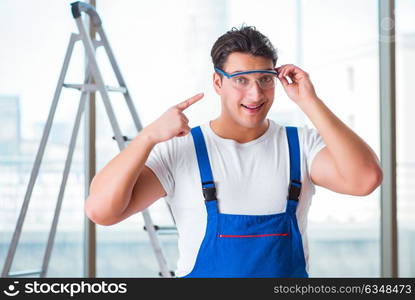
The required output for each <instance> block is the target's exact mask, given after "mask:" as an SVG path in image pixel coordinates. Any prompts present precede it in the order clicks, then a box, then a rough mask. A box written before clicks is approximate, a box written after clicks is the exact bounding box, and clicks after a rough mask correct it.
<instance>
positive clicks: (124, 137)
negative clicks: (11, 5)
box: [112, 135, 131, 142]
mask: <svg viewBox="0 0 415 300" xmlns="http://www.w3.org/2000/svg"><path fill="white" fill-rule="evenodd" d="M112 139H113V140H114V141H116V139H115V136H113V137H112ZM122 139H123V140H124V142H128V141H131V139H130V138H129V137H127V136H125V135H123V136H122Z"/></svg>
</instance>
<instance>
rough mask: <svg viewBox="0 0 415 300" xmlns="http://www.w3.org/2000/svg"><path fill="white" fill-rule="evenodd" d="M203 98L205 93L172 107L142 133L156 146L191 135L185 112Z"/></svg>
mask: <svg viewBox="0 0 415 300" xmlns="http://www.w3.org/2000/svg"><path fill="white" fill-rule="evenodd" d="M203 96H204V94H203V93H199V94H196V95H195V96H193V97H191V98H189V99H187V100H185V101H183V102H181V103H179V104H177V105H174V106H172V107H170V108H169V109H168V110H167V111H166V112H164V113H163V114H162V115H161V116H160V117H159V118H158V119H157V120H155V121H154V122H153V123H151V124H149V125H148V126H146V127H145V128H143V130H142V131H141V133H142V134H146V135H148V136H149V137H150V138H151V140H152V141H153V142H154V143H155V144H157V143H160V142H164V141H167V140H170V139H171V138H173V137H176V136H177V137H181V136H185V135H187V134H189V132H190V127H189V126H188V123H189V119H187V117H186V115H185V114H184V113H183V111H184V110H185V109H186V108H188V107H189V106H191V105H193V104H194V103H196V102H197V101H199V100H200V99H202V98H203Z"/></svg>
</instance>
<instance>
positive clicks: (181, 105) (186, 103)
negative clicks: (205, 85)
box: [176, 93, 204, 111]
mask: <svg viewBox="0 0 415 300" xmlns="http://www.w3.org/2000/svg"><path fill="white" fill-rule="evenodd" d="M203 96H204V94H203V93H199V94H196V95H194V96H193V97H191V98H189V99H187V100H185V101H183V102H180V103H179V104H177V105H176V107H177V108H179V109H180V110H182V111H183V110H185V109H186V108H188V107H189V106H190V105H192V104H194V103H196V102H197V101H199V100H200V99H202V98H203Z"/></svg>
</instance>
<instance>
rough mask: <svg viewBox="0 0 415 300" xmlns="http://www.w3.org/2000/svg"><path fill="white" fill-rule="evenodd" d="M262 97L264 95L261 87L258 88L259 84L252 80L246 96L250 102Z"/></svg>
mask: <svg viewBox="0 0 415 300" xmlns="http://www.w3.org/2000/svg"><path fill="white" fill-rule="evenodd" d="M263 95H264V93H263V90H262V89H261V87H260V86H259V83H258V82H257V81H256V80H254V82H253V84H251V86H250V87H249V88H248V90H247V96H249V98H250V99H251V100H257V99H260V98H262V96H263Z"/></svg>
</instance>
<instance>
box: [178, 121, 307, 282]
mask: <svg viewBox="0 0 415 300" xmlns="http://www.w3.org/2000/svg"><path fill="white" fill-rule="evenodd" d="M286 132H287V137H288V145H289V153H290V186H289V191H288V197H287V206H286V211H285V212H283V213H278V214H270V215H237V214H223V213H220V212H219V210H218V200H217V199H216V189H215V183H214V181H213V175H212V170H211V166H210V162H209V156H208V153H207V149H206V144H205V140H204V137H203V133H202V130H201V129H200V126H197V127H194V128H192V130H191V134H192V136H193V140H194V144H195V149H196V155H197V162H198V165H199V171H200V178H201V181H202V192H203V196H204V198H205V202H204V203H205V206H206V211H207V226H206V232H205V236H204V238H203V241H202V244H201V246H200V249H199V252H198V255H197V258H196V262H195V265H194V267H193V270H192V271H191V272H190V273H189V274H188V275H186V276H184V277H308V274H307V271H306V265H305V258H304V250H303V244H302V239H301V234H300V231H299V228H298V224H297V218H296V215H295V212H296V208H297V204H298V199H299V195H300V191H301V168H300V149H299V142H298V133H297V128H296V127H286ZM253 184H254V183H253ZM270 184H271V182H270ZM275 192H276V193H277V192H278V191H275Z"/></svg>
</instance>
